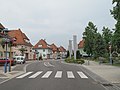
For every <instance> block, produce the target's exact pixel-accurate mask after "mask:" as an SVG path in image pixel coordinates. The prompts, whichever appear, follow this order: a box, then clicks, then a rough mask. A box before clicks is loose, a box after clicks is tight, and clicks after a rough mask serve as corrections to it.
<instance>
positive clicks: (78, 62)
mask: <svg viewBox="0 0 120 90" xmlns="http://www.w3.org/2000/svg"><path fill="white" fill-rule="evenodd" d="M65 62H67V63H77V64H83V63H85V61H84V60H82V59H77V60H74V58H73V57H72V58H71V59H70V58H67V59H65Z"/></svg>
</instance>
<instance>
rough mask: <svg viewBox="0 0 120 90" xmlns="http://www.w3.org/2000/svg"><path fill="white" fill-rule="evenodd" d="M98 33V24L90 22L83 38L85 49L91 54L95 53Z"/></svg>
mask: <svg viewBox="0 0 120 90" xmlns="http://www.w3.org/2000/svg"><path fill="white" fill-rule="evenodd" d="M96 33H97V28H96V25H94V24H93V23H92V22H89V23H88V26H87V27H86V28H85V32H84V33H83V39H84V40H85V45H84V51H85V52H86V53H87V54H88V55H89V56H92V55H93V51H94V46H95V35H96Z"/></svg>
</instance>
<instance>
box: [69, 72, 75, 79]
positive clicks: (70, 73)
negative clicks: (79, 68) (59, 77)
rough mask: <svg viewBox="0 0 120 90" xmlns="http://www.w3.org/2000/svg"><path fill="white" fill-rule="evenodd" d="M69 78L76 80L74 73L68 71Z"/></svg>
mask: <svg viewBox="0 0 120 90" xmlns="http://www.w3.org/2000/svg"><path fill="white" fill-rule="evenodd" d="M67 76H68V78H75V77H74V75H73V72H72V71H67Z"/></svg>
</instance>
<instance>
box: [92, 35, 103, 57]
mask: <svg viewBox="0 0 120 90" xmlns="http://www.w3.org/2000/svg"><path fill="white" fill-rule="evenodd" d="M104 55H105V42H104V40H103V38H102V35H101V34H100V33H97V34H96V36H95V46H94V55H93V56H94V58H98V57H104Z"/></svg>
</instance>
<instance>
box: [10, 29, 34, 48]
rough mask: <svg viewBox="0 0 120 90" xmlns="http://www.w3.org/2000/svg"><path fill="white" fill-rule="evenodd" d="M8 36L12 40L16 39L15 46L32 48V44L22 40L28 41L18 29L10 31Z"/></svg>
mask: <svg viewBox="0 0 120 90" xmlns="http://www.w3.org/2000/svg"><path fill="white" fill-rule="evenodd" d="M8 35H9V36H10V37H12V38H15V39H16V44H17V45H26V46H32V44H31V43H30V42H26V41H25V40H24V39H27V40H29V39H28V37H27V36H26V35H25V34H24V33H22V31H21V30H20V29H18V30H10V31H9V32H8Z"/></svg>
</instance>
